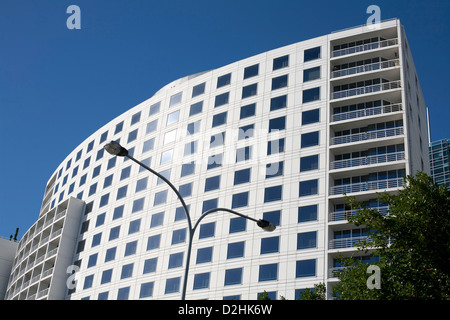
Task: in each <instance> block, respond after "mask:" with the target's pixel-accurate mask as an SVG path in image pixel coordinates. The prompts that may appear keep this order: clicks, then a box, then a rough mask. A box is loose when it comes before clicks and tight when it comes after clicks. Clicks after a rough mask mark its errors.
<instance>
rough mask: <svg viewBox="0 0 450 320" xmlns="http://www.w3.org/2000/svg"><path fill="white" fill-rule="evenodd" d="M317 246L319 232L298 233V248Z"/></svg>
mask: <svg viewBox="0 0 450 320" xmlns="http://www.w3.org/2000/svg"><path fill="white" fill-rule="evenodd" d="M311 248H317V232H316V231H311V232H302V233H298V234H297V250H302V249H311Z"/></svg>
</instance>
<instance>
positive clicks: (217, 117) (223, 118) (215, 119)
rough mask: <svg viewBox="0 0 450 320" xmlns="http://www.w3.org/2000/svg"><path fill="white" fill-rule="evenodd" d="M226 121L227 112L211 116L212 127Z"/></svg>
mask: <svg viewBox="0 0 450 320" xmlns="http://www.w3.org/2000/svg"><path fill="white" fill-rule="evenodd" d="M225 123H227V112H222V113H219V114H216V115H214V116H213V120H212V127H213V128H214V127H218V126H221V125H222V124H225Z"/></svg>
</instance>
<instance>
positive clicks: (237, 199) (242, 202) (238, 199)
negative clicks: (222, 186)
mask: <svg viewBox="0 0 450 320" xmlns="http://www.w3.org/2000/svg"><path fill="white" fill-rule="evenodd" d="M246 206H248V191H247V192H241V193H237V194H233V199H232V203H231V208H232V209H234V208H241V207H246Z"/></svg>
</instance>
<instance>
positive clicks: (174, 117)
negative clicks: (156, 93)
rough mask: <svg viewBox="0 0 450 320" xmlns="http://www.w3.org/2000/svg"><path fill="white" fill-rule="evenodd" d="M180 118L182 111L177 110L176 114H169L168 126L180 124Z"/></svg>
mask: <svg viewBox="0 0 450 320" xmlns="http://www.w3.org/2000/svg"><path fill="white" fill-rule="evenodd" d="M179 117H180V110H177V111H175V112H172V113H169V115H167V123H166V125H170V124H172V123H176V122H178V119H179Z"/></svg>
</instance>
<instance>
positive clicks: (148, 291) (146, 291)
mask: <svg viewBox="0 0 450 320" xmlns="http://www.w3.org/2000/svg"><path fill="white" fill-rule="evenodd" d="M153 287H154V282H153V281H152V282H147V283H142V284H141V291H140V292H139V299H142V298H149V297H152V296H153Z"/></svg>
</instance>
